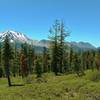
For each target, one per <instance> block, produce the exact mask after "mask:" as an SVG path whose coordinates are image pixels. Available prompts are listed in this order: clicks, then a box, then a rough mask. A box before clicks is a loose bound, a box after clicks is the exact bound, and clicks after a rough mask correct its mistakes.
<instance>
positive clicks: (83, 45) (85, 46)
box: [0, 30, 96, 53]
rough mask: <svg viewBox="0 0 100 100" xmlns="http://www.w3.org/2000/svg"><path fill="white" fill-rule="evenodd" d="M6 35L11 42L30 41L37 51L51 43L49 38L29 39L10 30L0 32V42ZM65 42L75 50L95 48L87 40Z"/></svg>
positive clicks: (41, 50)
mask: <svg viewBox="0 0 100 100" xmlns="http://www.w3.org/2000/svg"><path fill="white" fill-rule="evenodd" d="M6 35H8V36H9V39H10V41H11V42H14V41H17V43H18V45H20V44H21V43H25V42H26V43H29V44H30V43H32V44H33V46H34V48H35V50H36V51H37V52H39V53H41V52H43V47H46V48H48V47H49V45H50V43H51V41H50V40H44V39H43V40H40V41H38V40H32V39H29V38H28V37H27V36H26V35H24V34H23V33H20V32H16V31H12V30H10V31H6V32H2V33H0V42H3V41H4V39H5V36H6ZM65 44H66V45H68V46H69V47H72V48H73V50H75V51H80V50H82V51H86V50H96V47H95V46H93V45H92V44H90V43H88V42H66V43H65Z"/></svg>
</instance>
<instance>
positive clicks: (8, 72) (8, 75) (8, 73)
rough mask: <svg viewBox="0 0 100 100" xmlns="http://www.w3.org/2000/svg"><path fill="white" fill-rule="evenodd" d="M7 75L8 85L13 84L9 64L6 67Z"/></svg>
mask: <svg viewBox="0 0 100 100" xmlns="http://www.w3.org/2000/svg"><path fill="white" fill-rule="evenodd" d="M6 77H7V79H8V86H9V87H10V86H11V80H10V71H9V65H8V66H7V68H6Z"/></svg>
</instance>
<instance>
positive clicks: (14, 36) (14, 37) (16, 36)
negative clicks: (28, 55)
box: [0, 30, 31, 43]
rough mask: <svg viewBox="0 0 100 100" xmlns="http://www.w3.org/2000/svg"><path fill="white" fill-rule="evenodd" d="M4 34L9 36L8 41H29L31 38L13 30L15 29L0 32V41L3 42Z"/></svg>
mask: <svg viewBox="0 0 100 100" xmlns="http://www.w3.org/2000/svg"><path fill="white" fill-rule="evenodd" d="M6 35H7V36H8V37H9V39H10V41H11V42H13V41H20V42H27V43H28V42H30V41H31V40H30V39H29V38H28V37H27V36H25V35H24V34H23V33H20V32H15V31H12V30H10V31H6V32H2V33H0V42H3V41H4V39H5V37H6Z"/></svg>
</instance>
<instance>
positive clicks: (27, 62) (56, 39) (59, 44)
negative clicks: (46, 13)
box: [0, 20, 100, 86]
mask: <svg viewBox="0 0 100 100" xmlns="http://www.w3.org/2000/svg"><path fill="white" fill-rule="evenodd" d="M49 33H50V34H49V36H48V38H49V39H50V41H51V42H50V46H49V48H48V49H47V48H46V47H43V53H41V54H36V53H35V50H34V46H33V44H28V43H23V44H21V47H20V48H18V47H17V43H16V41H15V42H14V43H13V44H11V43H10V40H9V37H8V36H7V35H6V37H5V40H4V42H3V43H2V44H1V45H0V77H7V79H8V85H9V86H11V80H10V76H13V77H17V76H22V78H25V77H27V76H28V75H30V74H34V73H35V74H36V75H37V77H41V76H42V74H43V73H47V72H54V73H55V75H56V76H57V75H63V74H69V73H76V74H77V75H78V76H82V75H85V70H87V69H91V70H92V71H93V70H94V69H97V70H100V50H99V49H98V50H89V51H84V52H83V51H82V50H80V51H79V52H75V51H74V50H73V48H72V46H71V45H70V46H68V45H66V43H65V42H66V38H67V37H68V36H69V35H70V32H69V31H68V29H66V28H65V25H64V22H63V21H59V20H56V21H55V23H54V25H53V26H52V27H51V28H50V30H49Z"/></svg>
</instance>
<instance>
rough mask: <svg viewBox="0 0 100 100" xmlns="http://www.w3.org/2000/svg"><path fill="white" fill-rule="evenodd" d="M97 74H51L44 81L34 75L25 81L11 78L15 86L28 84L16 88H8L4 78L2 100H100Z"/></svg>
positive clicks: (0, 85)
mask: <svg viewBox="0 0 100 100" xmlns="http://www.w3.org/2000/svg"><path fill="white" fill-rule="evenodd" d="M97 73H100V72H97V71H94V72H92V71H87V72H86V75H85V76H83V77H78V76H77V75H75V74H70V75H62V76H54V75H53V74H52V73H49V74H44V75H43V78H42V79H38V80H36V78H35V76H34V75H32V76H29V77H28V78H27V79H25V80H24V81H23V80H22V79H21V77H18V78H11V80H12V83H13V84H25V83H27V84H25V85H24V86H15V87H14V86H13V87H8V85H7V80H6V79H5V78H2V79H0V100H100V80H98V79H97V80H98V81H95V80H96V79H95V80H94V76H97V75H96V74H97ZM98 75H99V74H98ZM92 78H93V80H92Z"/></svg>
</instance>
